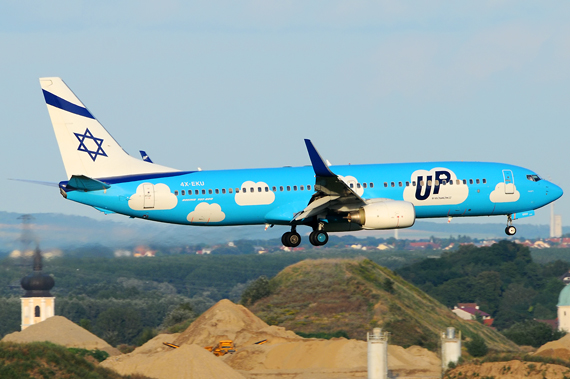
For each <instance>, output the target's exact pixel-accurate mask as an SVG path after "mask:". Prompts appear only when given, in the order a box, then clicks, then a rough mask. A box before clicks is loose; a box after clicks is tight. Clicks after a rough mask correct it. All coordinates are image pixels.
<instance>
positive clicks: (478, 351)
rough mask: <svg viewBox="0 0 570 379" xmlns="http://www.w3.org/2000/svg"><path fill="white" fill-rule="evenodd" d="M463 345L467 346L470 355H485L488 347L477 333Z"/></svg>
mask: <svg viewBox="0 0 570 379" xmlns="http://www.w3.org/2000/svg"><path fill="white" fill-rule="evenodd" d="M465 347H467V352H468V353H469V354H470V355H471V356H472V357H482V356H485V355H487V353H488V352H489V348H488V347H487V344H486V343H485V340H484V339H483V338H482V337H481V336H479V335H475V337H473V339H472V340H471V341H469V342H467V343H466V344H465Z"/></svg>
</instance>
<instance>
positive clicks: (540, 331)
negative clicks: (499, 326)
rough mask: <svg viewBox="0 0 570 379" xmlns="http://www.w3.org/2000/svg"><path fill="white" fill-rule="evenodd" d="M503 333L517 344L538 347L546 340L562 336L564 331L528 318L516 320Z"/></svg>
mask: <svg viewBox="0 0 570 379" xmlns="http://www.w3.org/2000/svg"><path fill="white" fill-rule="evenodd" d="M503 334H504V335H505V336H506V337H507V338H508V339H510V340H511V341H513V342H514V343H516V344H517V345H527V346H532V347H540V346H542V345H544V344H545V343H547V342H550V341H554V340H558V339H560V338H562V337H563V336H564V335H565V334H566V333H564V332H560V331H558V330H554V329H552V328H551V327H550V326H549V325H547V324H544V323H542V322H538V321H535V320H528V321H523V322H517V323H516V324H514V325H513V326H511V327H510V328H508V329H506V330H504V331H503Z"/></svg>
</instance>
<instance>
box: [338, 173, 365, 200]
mask: <svg viewBox="0 0 570 379" xmlns="http://www.w3.org/2000/svg"><path fill="white" fill-rule="evenodd" d="M338 178H339V179H340V180H342V181H343V182H345V183H346V185H347V186H349V187H350V184H351V183H352V184H353V186H352V190H353V191H354V192H355V193H356V194H357V195H358V196H362V194H363V193H364V188H362V185H360V188H357V187H358V186H357V185H356V184H357V183H358V180H356V178H355V177H354V176H350V175H349V176H340V175H339V176H338Z"/></svg>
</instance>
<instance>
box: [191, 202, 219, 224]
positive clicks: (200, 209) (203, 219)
mask: <svg viewBox="0 0 570 379" xmlns="http://www.w3.org/2000/svg"><path fill="white" fill-rule="evenodd" d="M225 218H226V214H225V213H224V212H222V207H220V204H216V203H213V204H209V203H200V204H198V205H197V206H196V208H195V209H194V211H192V212H190V213H189V214H188V217H186V219H187V220H188V221H189V222H191V223H194V222H196V223H209V222H220V221H222V220H223V219H225Z"/></svg>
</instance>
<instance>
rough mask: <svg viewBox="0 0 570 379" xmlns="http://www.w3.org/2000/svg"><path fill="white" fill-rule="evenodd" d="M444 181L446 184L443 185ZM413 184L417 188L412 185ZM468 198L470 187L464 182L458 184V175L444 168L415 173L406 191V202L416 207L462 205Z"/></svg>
mask: <svg viewBox="0 0 570 379" xmlns="http://www.w3.org/2000/svg"><path fill="white" fill-rule="evenodd" d="M436 179H437V183H436ZM443 181H445V182H446V184H443ZM450 181H453V184H450V183H449V182H450ZM413 182H415V183H416V186H412V185H411V184H413ZM422 182H423V185H421V183H422ZM430 183H431V185H430ZM418 187H419V188H418ZM467 196H469V186H468V185H466V184H463V182H461V184H457V175H455V173H454V172H453V171H451V170H450V169H447V168H444V167H435V168H432V169H431V170H429V171H427V170H417V171H414V172H413V173H412V176H411V178H410V186H409V187H406V188H405V189H404V200H405V201H409V202H410V203H412V204H414V205H415V206H421V205H452V204H461V203H463V202H464V201H465V200H466V199H467Z"/></svg>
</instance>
